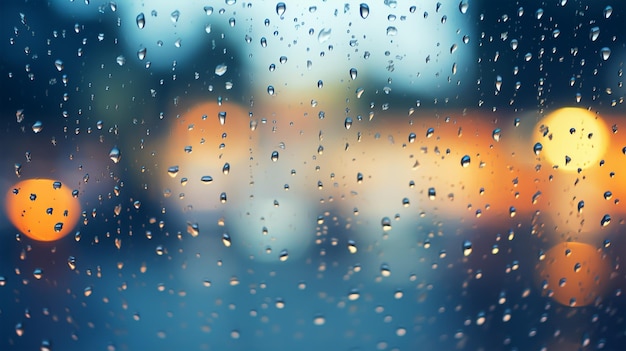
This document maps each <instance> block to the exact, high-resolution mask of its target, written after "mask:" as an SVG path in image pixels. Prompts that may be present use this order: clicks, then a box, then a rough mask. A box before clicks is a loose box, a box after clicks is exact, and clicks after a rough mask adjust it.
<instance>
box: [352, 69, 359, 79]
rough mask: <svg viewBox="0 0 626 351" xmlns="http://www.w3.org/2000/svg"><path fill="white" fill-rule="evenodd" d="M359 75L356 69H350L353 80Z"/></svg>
mask: <svg viewBox="0 0 626 351" xmlns="http://www.w3.org/2000/svg"><path fill="white" fill-rule="evenodd" d="M357 74H358V73H357V70H356V68H350V78H352V80H355V79H356V76H357Z"/></svg>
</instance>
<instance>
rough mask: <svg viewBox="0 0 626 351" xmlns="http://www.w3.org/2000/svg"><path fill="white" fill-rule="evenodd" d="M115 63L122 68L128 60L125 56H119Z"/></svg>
mask: <svg viewBox="0 0 626 351" xmlns="http://www.w3.org/2000/svg"><path fill="white" fill-rule="evenodd" d="M115 62H117V64H118V65H120V66H124V64H125V63H126V58H125V57H124V56H123V55H119V56H118V57H117V58H116V59H115Z"/></svg>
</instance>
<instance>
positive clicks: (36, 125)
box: [32, 121, 43, 134]
mask: <svg viewBox="0 0 626 351" xmlns="http://www.w3.org/2000/svg"><path fill="white" fill-rule="evenodd" d="M32 129H33V132H34V133H35V134H37V133H39V132H41V130H42V129H43V123H41V121H37V122H35V123H33V126H32Z"/></svg>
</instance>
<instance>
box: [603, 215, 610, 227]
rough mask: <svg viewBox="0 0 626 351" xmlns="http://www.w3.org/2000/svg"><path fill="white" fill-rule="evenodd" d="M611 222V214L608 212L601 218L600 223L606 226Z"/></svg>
mask: <svg viewBox="0 0 626 351" xmlns="http://www.w3.org/2000/svg"><path fill="white" fill-rule="evenodd" d="M609 223H611V216H610V215H608V214H605V215H604V216H602V219H601V220H600V225H601V226H603V227H606V226H607V225H609Z"/></svg>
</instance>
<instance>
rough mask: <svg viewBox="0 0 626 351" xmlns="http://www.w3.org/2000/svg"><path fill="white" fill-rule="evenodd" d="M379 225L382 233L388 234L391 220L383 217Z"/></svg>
mask: <svg viewBox="0 0 626 351" xmlns="http://www.w3.org/2000/svg"><path fill="white" fill-rule="evenodd" d="M380 224H381V225H382V227H383V231H385V232H388V231H390V230H391V219H389V217H383V219H382V220H381V221H380Z"/></svg>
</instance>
